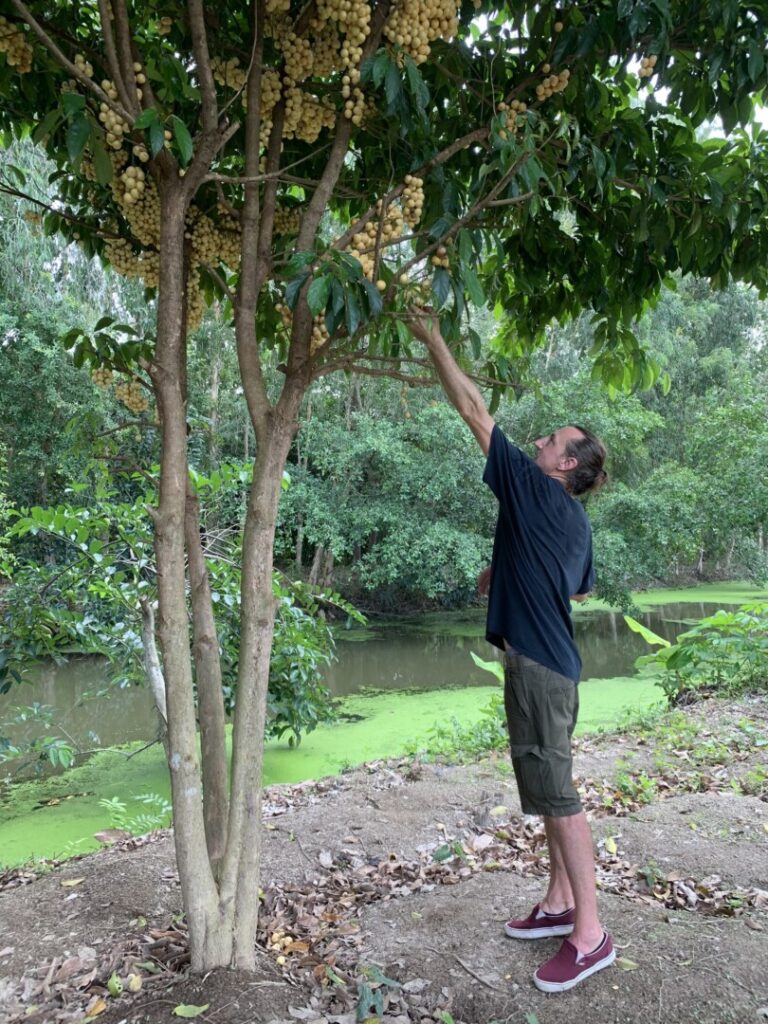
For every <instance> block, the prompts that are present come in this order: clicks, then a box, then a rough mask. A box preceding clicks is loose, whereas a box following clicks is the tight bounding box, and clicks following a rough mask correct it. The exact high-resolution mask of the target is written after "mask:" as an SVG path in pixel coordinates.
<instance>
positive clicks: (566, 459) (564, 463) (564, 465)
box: [559, 455, 579, 473]
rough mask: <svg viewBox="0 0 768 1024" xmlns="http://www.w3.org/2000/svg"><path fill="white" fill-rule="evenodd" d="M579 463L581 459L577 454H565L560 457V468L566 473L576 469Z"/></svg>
mask: <svg viewBox="0 0 768 1024" xmlns="http://www.w3.org/2000/svg"><path fill="white" fill-rule="evenodd" d="M578 464H579V460H578V459H577V458H576V456H575V455H563V457H562V458H561V459H560V467H559V468H560V469H562V470H563V472H565V473H570V471H571V470H572V469H576V467H577V466H578Z"/></svg>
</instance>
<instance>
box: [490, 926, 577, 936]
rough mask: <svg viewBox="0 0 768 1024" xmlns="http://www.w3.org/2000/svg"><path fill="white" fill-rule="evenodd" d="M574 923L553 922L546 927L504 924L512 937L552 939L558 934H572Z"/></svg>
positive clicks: (506, 932) (505, 930)
mask: <svg viewBox="0 0 768 1024" xmlns="http://www.w3.org/2000/svg"><path fill="white" fill-rule="evenodd" d="M572 931H573V925H572V924H553V925H549V926H548V927H545V928H510V927H509V925H508V924H505V925H504V933H505V935H507V936H508V937H509V938H510V939H551V938H556V937H557V936H558V935H570V934H571V932H572Z"/></svg>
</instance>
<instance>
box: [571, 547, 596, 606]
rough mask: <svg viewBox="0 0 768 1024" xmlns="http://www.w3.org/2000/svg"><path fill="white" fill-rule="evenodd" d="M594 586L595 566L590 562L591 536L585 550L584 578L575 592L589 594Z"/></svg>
mask: <svg viewBox="0 0 768 1024" xmlns="http://www.w3.org/2000/svg"><path fill="white" fill-rule="evenodd" d="M594 586H595V567H594V566H593V564H592V537H591V536H590V538H589V548H588V550H587V561H586V568H585V570H584V578H583V580H582V581H581V584H580V585H579V589H578V590H577V591H576V593H577V594H589V593H591V592H592V589H593V588H594Z"/></svg>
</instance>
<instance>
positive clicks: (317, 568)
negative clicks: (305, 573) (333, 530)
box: [309, 544, 325, 587]
mask: <svg viewBox="0 0 768 1024" xmlns="http://www.w3.org/2000/svg"><path fill="white" fill-rule="evenodd" d="M324 557H325V548H324V547H323V545H322V544H318V545H317V547H316V548H315V557H314V558H313V559H312V568H311V569H310V570H309V582H310V583H311V585H312V586H313V587H316V586H317V585H318V583H319V582H320V572H321V570H322V567H323V558H324Z"/></svg>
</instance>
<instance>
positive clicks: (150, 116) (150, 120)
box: [133, 107, 160, 131]
mask: <svg viewBox="0 0 768 1024" xmlns="http://www.w3.org/2000/svg"><path fill="white" fill-rule="evenodd" d="M159 120H160V117H159V114H158V112H157V108H156V107H149V109H148V110H142V112H141V113H140V114H139V116H138V117H137V118H136V120H135V121H134V122H133V127H134V128H135V129H137V131H144V129H145V128H149V126H150V125H152V124H155V123H156V122H159Z"/></svg>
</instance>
